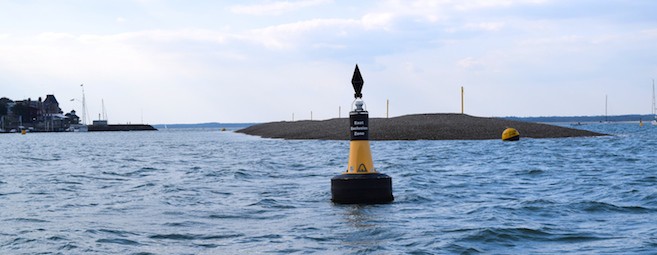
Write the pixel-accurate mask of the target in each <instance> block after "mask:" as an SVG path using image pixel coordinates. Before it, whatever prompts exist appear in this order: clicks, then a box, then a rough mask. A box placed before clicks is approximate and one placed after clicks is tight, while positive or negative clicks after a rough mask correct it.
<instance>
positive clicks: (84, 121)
mask: <svg viewBox="0 0 657 255" xmlns="http://www.w3.org/2000/svg"><path fill="white" fill-rule="evenodd" d="M80 87H82V124H84V125H86V124H87V102H86V99H85V98H84V84H80Z"/></svg>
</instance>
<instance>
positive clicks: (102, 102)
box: [100, 99, 107, 120]
mask: <svg viewBox="0 0 657 255" xmlns="http://www.w3.org/2000/svg"><path fill="white" fill-rule="evenodd" d="M100 103H101V105H102V107H103V118H102V120H107V112H106V111H105V99H101V100H100Z"/></svg>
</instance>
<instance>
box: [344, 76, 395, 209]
mask: <svg viewBox="0 0 657 255" xmlns="http://www.w3.org/2000/svg"><path fill="white" fill-rule="evenodd" d="M351 83H352V85H353V86H354V91H355V92H356V93H355V94H354V97H355V100H354V103H353V104H352V111H351V112H349V125H350V133H351V141H350V142H349V162H348V164H347V171H345V172H344V173H343V174H341V175H337V176H335V177H333V178H331V200H332V201H333V202H334V203H338V204H383V203H390V202H392V201H393V200H394V197H393V196H392V178H390V176H388V175H386V174H382V173H378V172H377V171H376V170H375V169H374V163H373V162H372V152H371V150H370V142H369V113H368V112H367V109H366V107H365V102H364V101H363V99H362V97H363V95H362V94H361V90H362V88H363V77H362V76H361V75H360V70H358V65H356V69H355V70H354V76H353V78H352V79H351Z"/></svg>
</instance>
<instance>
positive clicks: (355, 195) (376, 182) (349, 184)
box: [331, 173, 394, 204]
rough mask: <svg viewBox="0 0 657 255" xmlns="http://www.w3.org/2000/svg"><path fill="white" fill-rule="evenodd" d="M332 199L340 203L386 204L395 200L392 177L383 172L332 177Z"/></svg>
mask: <svg viewBox="0 0 657 255" xmlns="http://www.w3.org/2000/svg"><path fill="white" fill-rule="evenodd" d="M331 200H332V201H333V202H334V203H338V204H386V203H390V202H392V201H393V200H394V197H393V196H392V178H390V176H388V175H386V174H382V173H372V174H341V175H337V176H335V177H333V178H331Z"/></svg>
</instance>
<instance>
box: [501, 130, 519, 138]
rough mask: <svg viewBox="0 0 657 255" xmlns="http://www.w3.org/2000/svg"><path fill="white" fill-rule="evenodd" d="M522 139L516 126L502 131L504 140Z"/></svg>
mask: <svg viewBox="0 0 657 255" xmlns="http://www.w3.org/2000/svg"><path fill="white" fill-rule="evenodd" d="M518 140H520V132H518V130H516V129H515V128H507V129H505V130H504V132H502V141H518Z"/></svg>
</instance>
